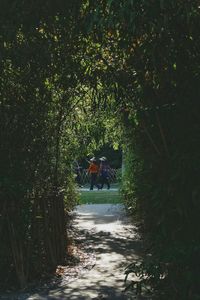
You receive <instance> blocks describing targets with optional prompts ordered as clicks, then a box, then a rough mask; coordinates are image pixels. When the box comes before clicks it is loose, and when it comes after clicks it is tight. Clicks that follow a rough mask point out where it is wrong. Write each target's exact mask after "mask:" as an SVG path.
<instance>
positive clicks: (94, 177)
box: [88, 156, 110, 190]
mask: <svg viewBox="0 0 200 300" xmlns="http://www.w3.org/2000/svg"><path fill="white" fill-rule="evenodd" d="M109 170H110V166H109V164H108V161H107V159H106V157H105V156H102V157H101V158H99V163H98V162H97V159H96V158H95V157H93V158H91V159H90V161H89V168H88V173H89V174H90V190H93V188H94V186H96V187H97V188H98V190H102V189H103V187H104V184H106V185H107V189H108V190H109V189H110V182H109ZM98 179H99V180H98Z"/></svg>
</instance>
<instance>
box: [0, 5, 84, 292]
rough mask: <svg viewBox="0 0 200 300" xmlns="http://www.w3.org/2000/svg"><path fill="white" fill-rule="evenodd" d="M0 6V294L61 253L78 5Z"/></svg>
mask: <svg viewBox="0 0 200 300" xmlns="http://www.w3.org/2000/svg"><path fill="white" fill-rule="evenodd" d="M1 2H3V3H2V4H4V9H1V13H0V14H1V16H0V17H1V32H0V39H1V62H0V68H1V78H0V84H1V92H0V93H1V98H0V112H1V117H0V136H1V137H0V140H1V143H0V165H1V168H0V198H1V203H0V208H1V216H0V238H1V247H0V253H1V255H0V256H1V259H0V270H1V271H0V282H1V289H4V288H5V286H7V285H8V284H13V283H16V284H17V285H18V286H21V287H24V286H25V285H26V284H27V282H28V281H29V280H30V279H33V278H36V277H40V276H41V274H42V273H46V272H49V271H52V270H55V267H56V266H57V264H59V263H63V262H64V261H65V257H66V254H67V236H66V217H65V210H64V206H65V204H66V208H68V209H69V207H70V205H72V203H73V201H71V200H72V199H68V197H70V192H69V189H70V187H71V183H70V182H71V166H70V163H71V161H70V160H71V157H72V153H73V149H74V143H75V139H73V135H74V133H73V130H72V129H71V128H72V125H71V124H72V121H71V116H70V114H71V111H73V106H74V102H75V101H74V98H75V87H76V86H77V79H76V78H75V77H74V74H73V71H72V70H73V69H74V68H75V67H76V63H75V61H74V59H73V54H74V52H75V43H76V26H77V22H78V18H77V17H76V16H77V11H78V12H79V9H78V8H79V6H78V1H77V8H76V7H74V5H72V3H70V2H68V3H67V4H66V2H65V3H64V1H59V3H57V4H56V5H54V4H53V2H52V3H51V1H43V2H42V4H41V3H40V2H38V1H35V2H34V3H32V4H31V3H29V4H28V3H27V5H26V4H25V3H24V1H18V2H16V1H7V2H5V1H1ZM39 6H40V9H38V7H39ZM76 69H77V72H78V68H77V67H76ZM72 99H73V100H72ZM69 116H70V119H69ZM67 122H68V123H69V126H68V127H67V130H66V128H65V127H66V126H65V124H66V123H67ZM66 197H67V198H66ZM5 270H6V273H5ZM16 278H17V280H16Z"/></svg>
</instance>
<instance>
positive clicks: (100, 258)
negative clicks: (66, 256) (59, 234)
mask: <svg viewBox="0 0 200 300" xmlns="http://www.w3.org/2000/svg"><path fill="white" fill-rule="evenodd" d="M75 214H76V217H75V221H74V222H75V224H74V227H75V230H76V232H77V236H79V238H80V242H81V244H85V248H86V250H87V251H86V252H87V253H86V255H88V253H90V254H91V255H90V261H89V263H88V264H85V265H84V266H82V270H85V271H84V272H79V276H78V278H76V279H74V280H73V281H71V282H68V283H66V284H61V285H59V287H58V288H56V287H54V288H53V289H49V290H48V289H46V290H44V291H41V292H37V293H34V294H31V295H30V294H29V295H28V294H26V295H21V296H18V297H16V298H9V299H16V300H24V299H28V300H36V299H37V300H44V299H70V300H90V299H96V300H97V299H99V300H100V299H102V300H103V299H107V300H115V299H116V300H126V299H143V298H135V297H133V296H132V297H131V296H129V295H128V294H125V293H124V292H123V291H124V269H125V267H126V266H127V264H129V263H130V262H133V260H138V259H139V254H140V253H141V245H140V241H139V239H138V236H137V233H136V228H135V227H134V226H133V225H132V224H131V223H130V222H129V220H128V218H127V216H126V213H125V210H124V207H123V205H121V204H115V205H113V204H91V205H81V206H78V207H77V209H76V211H75ZM94 257H95V259H94ZM91 258H92V259H91Z"/></svg>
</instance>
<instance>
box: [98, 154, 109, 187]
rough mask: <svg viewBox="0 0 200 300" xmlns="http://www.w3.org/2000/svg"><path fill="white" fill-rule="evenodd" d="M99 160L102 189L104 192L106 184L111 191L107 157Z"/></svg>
mask: <svg viewBox="0 0 200 300" xmlns="http://www.w3.org/2000/svg"><path fill="white" fill-rule="evenodd" d="M99 160H100V168H99V175H100V182H101V186H100V189H101V190H102V189H103V187H104V184H106V185H107V189H108V190H109V189H110V181H109V170H110V166H109V164H108V162H107V158H106V157H105V156H102V157H101V158H100V159H99Z"/></svg>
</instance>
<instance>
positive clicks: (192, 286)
mask: <svg viewBox="0 0 200 300" xmlns="http://www.w3.org/2000/svg"><path fill="white" fill-rule="evenodd" d="M94 2H95V1H90V2H89V3H88V13H89V15H90V19H91V23H90V26H91V27H92V28H93V32H92V35H93V40H94V42H96V43H101V45H102V47H101V51H100V54H98V55H101V60H102V61H103V62H104V64H105V68H104V69H103V70H102V74H101V75H100V76H99V78H100V80H102V81H104V84H105V86H106V87H107V89H108V87H109V91H110V93H113V95H114V97H115V102H116V106H117V108H118V111H119V117H120V119H121V121H122V124H123V127H124V144H125V146H124V149H125V153H126V168H125V174H124V176H125V178H124V179H125V182H124V196H125V200H126V203H127V204H128V207H129V208H130V209H131V208H132V211H133V213H135V211H136V212H137V214H138V216H139V217H140V221H141V222H142V225H143V226H142V228H143V232H144V238H145V240H146V241H147V245H148V251H147V254H148V253H149V254H150V256H147V258H146V259H144V262H143V264H142V265H141V269H140V271H141V272H140V274H141V276H142V274H144V278H143V279H145V280H146V281H148V279H149V280H150V281H151V283H152V286H153V287H154V289H155V290H156V289H158V290H159V291H160V290H161V291H162V293H163V294H160V295H159V296H158V297H159V299H161V297H162V296H163V297H165V298H166V299H199V297H200V296H199V295H200V291H199V286H200V284H199V278H200V273H199V268H198V266H199V262H200V257H199V253H200V251H199V250H200V236H199V231H198V227H199V212H200V206H199V177H200V174H199V168H198V164H199V159H200V157H199V150H198V146H199V128H200V118H199V101H198V97H199V93H200V89H199V87H200V84H199V83H200V82H199V75H200V74H199V71H200V69H199V62H200V56H199V52H198V50H197V49H198V48H199V46H200V39H199V35H198V29H197V28H198V26H199V20H200V19H199V17H200V9H199V5H198V1H192V2H190V3H189V2H188V1H156V2H153V1H146V0H143V1H137V0H136V1H132V0H127V1H123V0H122V1H112V0H111V1H110V0H109V1H106V0H102V1H100V2H99V5H98V6H97V5H96V3H94ZM105 69H106V71H105ZM105 74H106V76H105ZM145 268H146V271H145ZM131 271H134V269H130V272H131ZM137 273H138V269H137ZM146 275H147V277H146Z"/></svg>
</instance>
